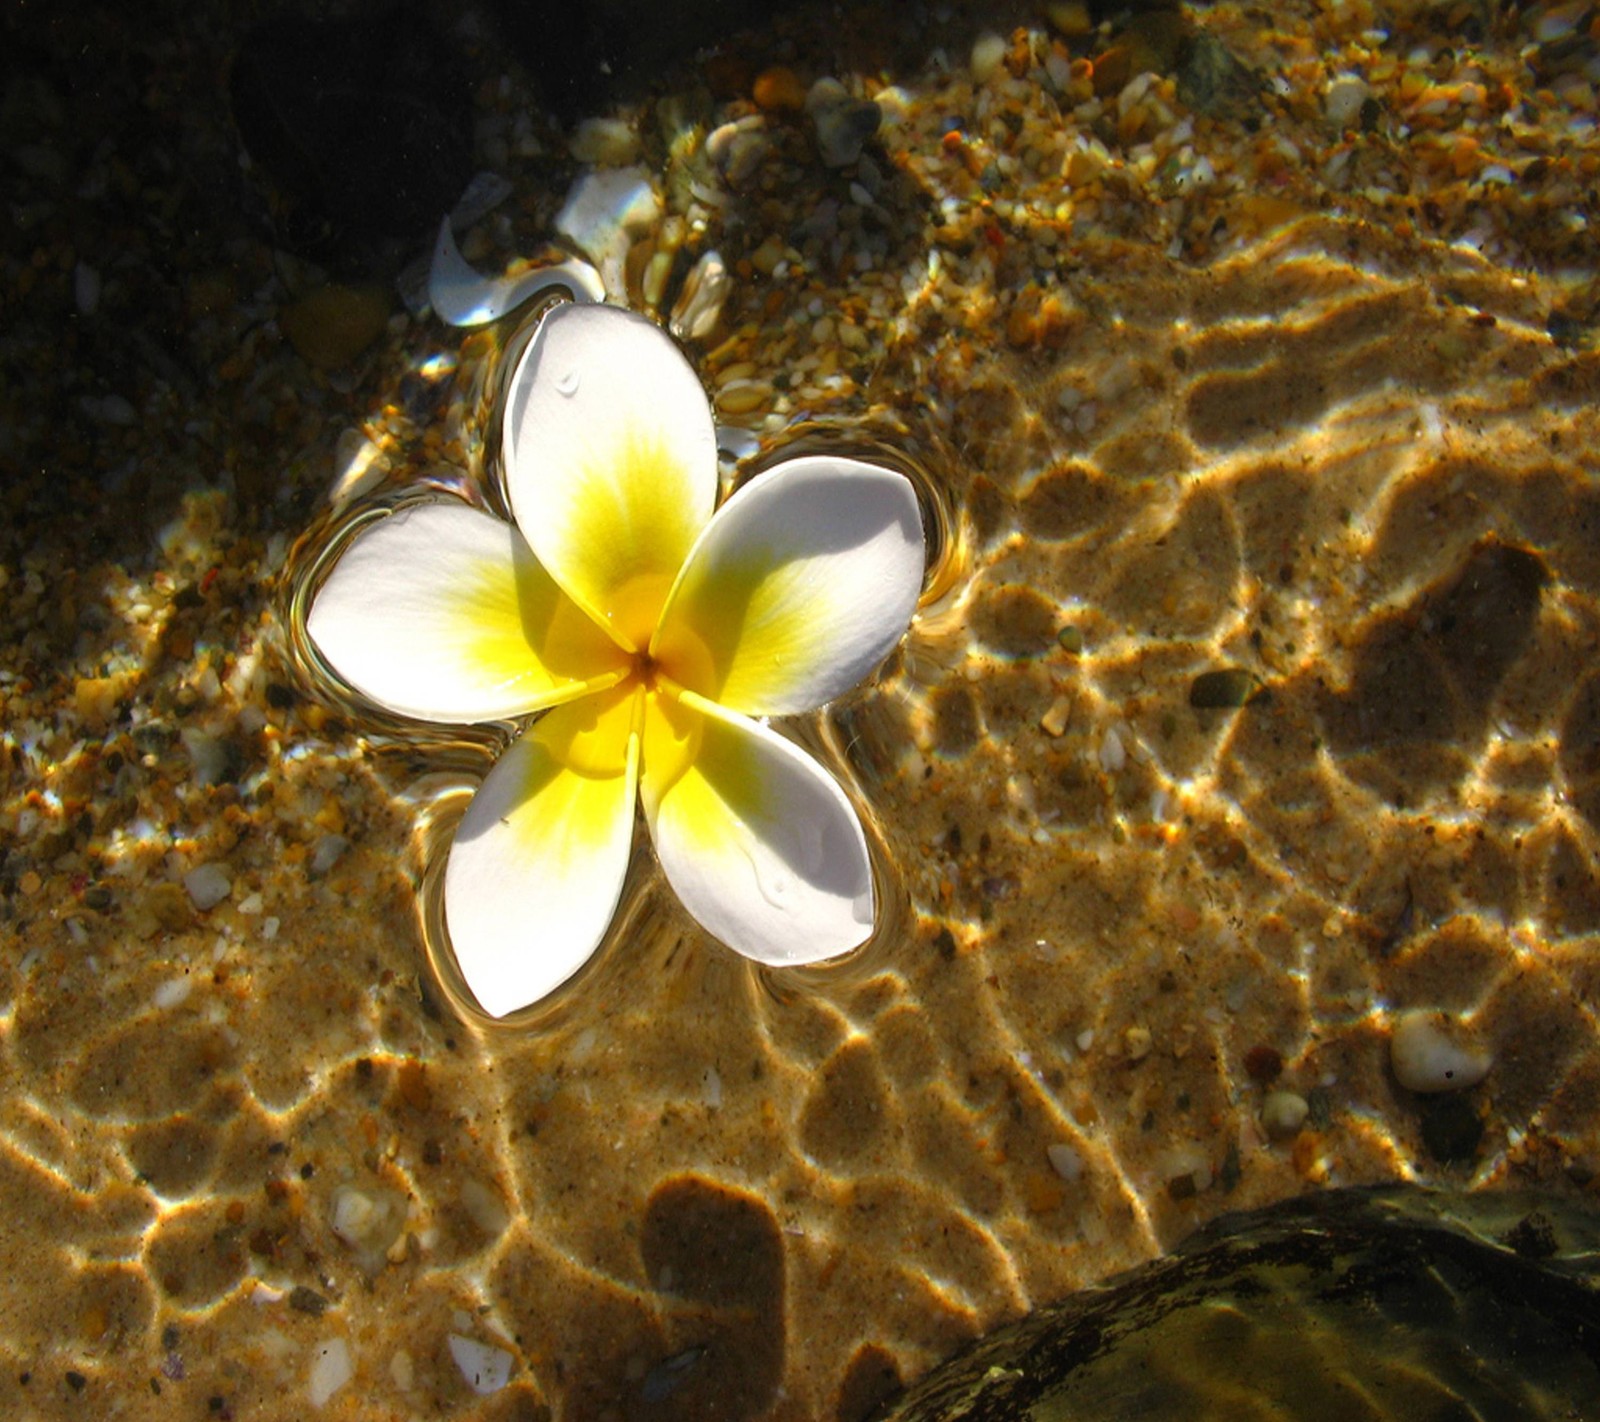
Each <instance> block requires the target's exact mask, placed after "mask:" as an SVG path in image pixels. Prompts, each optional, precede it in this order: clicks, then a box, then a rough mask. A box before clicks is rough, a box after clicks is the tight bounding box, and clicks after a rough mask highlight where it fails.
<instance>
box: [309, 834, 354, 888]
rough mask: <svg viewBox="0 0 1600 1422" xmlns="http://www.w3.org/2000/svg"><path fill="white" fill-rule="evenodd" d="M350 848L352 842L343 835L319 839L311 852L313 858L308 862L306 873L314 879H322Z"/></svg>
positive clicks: (329, 835)
mask: <svg viewBox="0 0 1600 1422" xmlns="http://www.w3.org/2000/svg"><path fill="white" fill-rule="evenodd" d="M349 848H350V841H349V840H348V839H346V838H345V837H344V836H343V835H342V834H325V835H323V836H322V838H321V839H319V840H318V841H317V843H316V845H315V847H314V848H313V849H312V851H311V857H310V858H309V859H308V860H307V861H306V873H307V874H309V875H310V876H311V877H312V878H313V879H320V878H321V877H322V876H323V875H324V874H326V873H327V872H328V871H329V870H330V869H332V868H333V866H334V865H335V864H337V863H338V862H339V861H340V860H341V859H343V858H344V853H345V851H346V850H347V849H349Z"/></svg>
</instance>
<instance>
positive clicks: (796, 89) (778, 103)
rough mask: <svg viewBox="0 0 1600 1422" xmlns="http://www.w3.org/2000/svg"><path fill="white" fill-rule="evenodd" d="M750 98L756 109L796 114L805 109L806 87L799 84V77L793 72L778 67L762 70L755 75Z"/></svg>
mask: <svg viewBox="0 0 1600 1422" xmlns="http://www.w3.org/2000/svg"><path fill="white" fill-rule="evenodd" d="M750 97H751V98H752V99H754V100H755V101H756V105H757V107H758V108H763V109H767V110H769V111H770V110H773V109H784V110H787V111H789V112H791V113H798V112H799V111H800V110H801V109H803V108H804V107H805V103H806V86H805V85H804V84H802V83H801V82H800V76H799V75H798V74H796V73H795V72H794V70H792V69H785V68H783V67H782V66H781V65H778V66H774V67H773V68H771V69H763V70H762V71H761V73H759V74H758V75H756V82H755V84H754V86H753V87H752V88H751V90H750Z"/></svg>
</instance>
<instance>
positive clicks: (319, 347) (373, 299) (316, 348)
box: [278, 285, 390, 370]
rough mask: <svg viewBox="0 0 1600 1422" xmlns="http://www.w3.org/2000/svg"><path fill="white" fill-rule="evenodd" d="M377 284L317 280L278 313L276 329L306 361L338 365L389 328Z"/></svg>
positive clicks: (384, 299)
mask: <svg viewBox="0 0 1600 1422" xmlns="http://www.w3.org/2000/svg"><path fill="white" fill-rule="evenodd" d="M389 311H390V305H389V294H388V292H387V291H385V290H384V288H382V287H381V286H337V285H334V286H319V287H317V288H316V289H315V290H314V291H308V292H306V293H305V295H304V296H299V297H296V298H295V299H294V300H293V301H291V302H290V303H289V304H288V305H287V306H285V307H284V308H283V310H281V311H280V312H279V313H278V329H279V330H280V331H282V332H283V335H284V339H285V340H287V341H288V342H289V344H290V345H291V346H293V347H294V350H295V354H297V355H298V356H299V357H300V358H301V359H302V360H304V361H305V362H306V363H307V364H308V365H314V366H316V368H317V369H318V370H342V369H343V368H344V367H345V366H347V365H349V364H350V363H351V362H352V361H354V360H355V359H356V357H357V356H359V355H360V354H361V353H362V352H363V351H364V350H366V349H367V347H368V346H370V345H371V344H372V343H373V342H374V341H376V340H377V339H378V337H379V336H381V335H383V334H384V332H385V331H387V330H388V329H389Z"/></svg>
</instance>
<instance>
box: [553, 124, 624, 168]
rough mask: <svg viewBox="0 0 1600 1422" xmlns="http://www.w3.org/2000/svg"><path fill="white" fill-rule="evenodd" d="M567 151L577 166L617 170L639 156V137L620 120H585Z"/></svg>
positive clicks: (570, 140)
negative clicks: (578, 164) (592, 165)
mask: <svg viewBox="0 0 1600 1422" xmlns="http://www.w3.org/2000/svg"><path fill="white" fill-rule="evenodd" d="M567 151H568V152H569V153H571V154H572V156H573V157H574V158H576V159H577V160H578V161H579V162H580V163H593V164H595V165H596V166H597V167H601V168H620V167H621V166H622V165H623V164H625V163H632V162H633V161H634V160H635V159H636V158H638V156H639V135H638V134H637V133H635V132H634V130H633V125H632V124H629V123H627V122H626V121H624V120H623V119H619V118H587V119H584V120H583V122H582V123H580V124H579V125H578V126H577V127H576V128H575V129H573V131H572V137H571V138H570V139H569V140H568V141H567Z"/></svg>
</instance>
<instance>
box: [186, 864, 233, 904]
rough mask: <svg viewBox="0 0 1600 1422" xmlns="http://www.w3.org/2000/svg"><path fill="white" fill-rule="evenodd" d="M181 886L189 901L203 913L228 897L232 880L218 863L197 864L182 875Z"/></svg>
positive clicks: (231, 888) (231, 887)
mask: <svg viewBox="0 0 1600 1422" xmlns="http://www.w3.org/2000/svg"><path fill="white" fill-rule="evenodd" d="M183 887H184V888H185V889H186V890H187V891H188V894H189V900H190V902H191V903H193V904H194V906H195V907H196V908H197V909H199V910H200V912H201V913H205V912H206V911H207V910H209V909H214V908H215V907H216V906H217V905H218V904H220V903H221V902H222V901H223V900H224V899H225V898H227V897H228V895H229V894H230V893H231V892H232V890H233V881H232V880H231V879H230V878H229V877H228V871H227V870H226V869H224V868H223V867H222V866H221V865H220V864H198V865H196V866H195V867H194V868H193V869H191V870H190V871H189V872H188V873H187V874H185V875H184V876H183Z"/></svg>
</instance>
